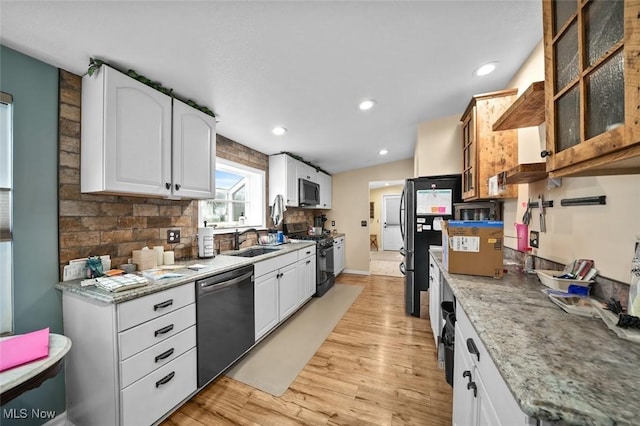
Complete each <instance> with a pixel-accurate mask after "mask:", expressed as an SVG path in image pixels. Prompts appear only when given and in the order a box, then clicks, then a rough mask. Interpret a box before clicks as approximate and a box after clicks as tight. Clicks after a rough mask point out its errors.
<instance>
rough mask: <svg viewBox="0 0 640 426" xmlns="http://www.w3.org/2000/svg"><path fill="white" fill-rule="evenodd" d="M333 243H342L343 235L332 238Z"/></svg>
mask: <svg viewBox="0 0 640 426" xmlns="http://www.w3.org/2000/svg"><path fill="white" fill-rule="evenodd" d="M333 243H334V244H344V237H338V238H334V239H333Z"/></svg>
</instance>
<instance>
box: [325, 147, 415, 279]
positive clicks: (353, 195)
mask: <svg viewBox="0 0 640 426" xmlns="http://www.w3.org/2000/svg"><path fill="white" fill-rule="evenodd" d="M411 177H413V158H411V159H408V160H401V161H395V162H393V163H387V164H382V165H380V166H373V167H367V168H363V169H357V170H351V171H348V172H344V173H338V174H335V175H333V198H332V200H331V203H332V209H331V210H330V211H328V212H327V219H328V221H329V222H328V224H330V223H331V221H332V220H335V225H331V229H337V230H338V232H342V233H345V234H346V239H345V252H346V255H345V269H346V270H348V271H349V272H359V273H368V271H369V225H368V224H369V182H373V181H381V180H404V179H407V178H411ZM360 221H365V222H366V223H367V226H360Z"/></svg>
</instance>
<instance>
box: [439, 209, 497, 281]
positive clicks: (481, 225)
mask: <svg viewBox="0 0 640 426" xmlns="http://www.w3.org/2000/svg"><path fill="white" fill-rule="evenodd" d="M503 228H504V223H503V222H501V221H493V220H449V221H446V222H444V223H443V227H442V264H443V266H444V269H445V270H446V271H447V272H449V273H450V274H467V275H482V276H486V277H493V278H502V276H503V275H504V272H503V264H502V247H503V239H504V233H503Z"/></svg>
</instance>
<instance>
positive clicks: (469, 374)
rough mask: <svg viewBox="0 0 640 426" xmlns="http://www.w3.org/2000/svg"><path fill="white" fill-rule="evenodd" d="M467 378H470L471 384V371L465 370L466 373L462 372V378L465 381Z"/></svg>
mask: <svg viewBox="0 0 640 426" xmlns="http://www.w3.org/2000/svg"><path fill="white" fill-rule="evenodd" d="M465 377H468V378H469V382H471V371H469V370H464V371H463V372H462V378H463V379H464V378H465Z"/></svg>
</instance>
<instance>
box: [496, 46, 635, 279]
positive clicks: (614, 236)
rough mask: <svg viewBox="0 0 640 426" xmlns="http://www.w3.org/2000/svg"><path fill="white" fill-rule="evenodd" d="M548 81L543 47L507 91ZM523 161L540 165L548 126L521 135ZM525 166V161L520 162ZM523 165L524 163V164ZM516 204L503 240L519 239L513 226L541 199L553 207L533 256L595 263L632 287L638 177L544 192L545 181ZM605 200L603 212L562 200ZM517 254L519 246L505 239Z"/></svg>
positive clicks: (525, 190)
mask: <svg viewBox="0 0 640 426" xmlns="http://www.w3.org/2000/svg"><path fill="white" fill-rule="evenodd" d="M543 79H544V55H543V48H542V43H540V45H538V46H537V47H536V49H535V50H534V51H533V52H532V53H531V56H530V57H529V59H528V60H527V61H526V62H525V63H524V64H523V66H522V68H521V69H520V70H519V71H518V73H517V74H516V75H515V76H514V77H513V79H512V81H511V82H510V83H509V85H508V86H507V87H517V88H518V89H519V91H520V92H522V91H524V90H525V89H526V88H527V87H528V86H529V85H530V84H531V83H532V82H534V81H540V80H543ZM518 137H519V142H518V143H519V147H518V154H519V158H521V159H522V158H526V160H525V161H528V162H534V161H540V157H539V151H540V146H544V125H542V126H539V127H531V128H527V129H520V130H519V135H518ZM521 161H522V160H521ZM523 162H524V161H523ZM518 192H519V198H518V200H517V201H516V200H509V201H507V202H506V203H505V215H504V221H505V234H506V235H511V236H515V227H514V226H513V224H514V223H515V222H521V221H522V214H523V213H524V204H525V203H526V202H527V197H532V198H534V199H537V197H538V194H543V195H544V198H545V199H547V200H553V201H554V203H555V207H553V208H551V209H548V210H547V214H546V225H547V232H546V233H541V234H540V248H539V249H534V250H535V251H534V254H536V255H537V256H540V257H543V258H545V259H550V260H554V261H557V262H560V263H567V262H570V261H571V260H573V259H575V258H589V259H594V261H595V266H596V268H598V269H599V270H600V274H601V275H602V276H605V277H607V278H611V279H614V280H618V281H622V282H626V283H629V281H630V269H631V259H632V257H633V247H634V243H635V241H636V240H637V239H640V219H639V216H638V212H640V176H639V175H621V176H599V177H581V178H563V179H562V187H560V188H554V189H546V180H544V181H540V182H535V183H531V184H523V185H519V191H518ZM595 195H606V196H607V205H605V206H581V207H562V206H560V200H561V199H563V198H575V197H587V196H595ZM529 229H531V230H539V229H540V224H539V218H538V210H537V209H534V210H533V218H532V221H531V225H530V226H529ZM506 245H507V246H509V247H512V248H514V247H515V246H516V240H515V239H511V238H507V239H506Z"/></svg>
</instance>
